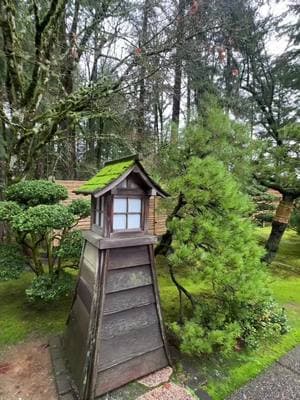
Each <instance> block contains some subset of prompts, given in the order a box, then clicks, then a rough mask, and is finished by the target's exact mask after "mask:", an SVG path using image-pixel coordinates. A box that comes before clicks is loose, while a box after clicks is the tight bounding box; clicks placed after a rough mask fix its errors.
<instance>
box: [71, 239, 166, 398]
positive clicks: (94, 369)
mask: <svg viewBox="0 0 300 400" xmlns="http://www.w3.org/2000/svg"><path fill="white" fill-rule="evenodd" d="M103 240H104V239H103ZM124 240H126V239H124ZM100 242H101V241H100ZM145 243H147V241H146V239H145V241H144V244H141V245H139V246H128V247H120V248H118V249H114V248H113V249H104V250H101V243H98V247H97V246H96V243H94V244H92V242H88V240H86V243H85V246H84V251H83V254H82V258H81V268H80V275H79V277H78V283H77V287H76V295H75V297H74V299H75V300H74V303H73V306H72V310H71V313H70V317H69V320H68V326H67V332H66V335H65V349H66V357H67V360H68V364H69V366H70V370H71V372H72V376H73V377H74V381H75V383H76V384H77V387H78V390H79V393H80V396H81V397H80V398H81V399H82V400H93V399H94V398H95V397H98V396H100V395H102V394H104V393H106V392H107V391H110V390H113V389H116V388H118V387H120V386H121V385H123V384H125V383H127V382H129V381H131V380H134V379H138V378H140V377H142V376H144V375H146V374H148V373H151V372H153V371H155V370H157V369H160V368H163V367H165V366H167V365H168V364H169V363H170V360H169V355H168V351H167V348H166V342H165V335H164V329H163V325H162V316H161V311H160V305H159V297H158V288H157V282H156V276H155V273H154V260H153V244H150V245H149V244H145Z"/></svg>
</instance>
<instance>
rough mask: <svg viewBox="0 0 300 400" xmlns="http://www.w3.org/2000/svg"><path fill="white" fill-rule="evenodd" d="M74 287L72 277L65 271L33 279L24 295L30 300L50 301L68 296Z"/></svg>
mask: <svg viewBox="0 0 300 400" xmlns="http://www.w3.org/2000/svg"><path fill="white" fill-rule="evenodd" d="M73 288H74V279H73V278H72V276H71V275H70V274H67V273H65V272H63V273H60V275H41V276H37V277H35V278H34V279H33V281H32V283H31V285H30V287H29V288H28V289H26V295H27V297H28V298H29V300H30V301H32V302H36V301H42V302H50V301H53V300H58V299H61V298H62V297H66V296H70V293H71V291H72V289H73Z"/></svg>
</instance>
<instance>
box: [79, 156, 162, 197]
mask: <svg viewBox="0 0 300 400" xmlns="http://www.w3.org/2000/svg"><path fill="white" fill-rule="evenodd" d="M131 172H135V173H138V174H139V175H140V176H141V178H142V179H143V180H144V181H145V182H146V183H147V185H148V186H149V187H151V188H152V189H154V190H155V192H156V193H157V194H158V195H159V196H161V197H166V196H168V194H167V192H165V191H164V190H163V189H162V188H161V187H160V186H159V185H158V184H157V183H156V182H155V181H154V180H153V179H152V178H151V177H150V175H149V174H148V173H147V172H146V171H145V169H144V167H143V165H142V164H141V162H140V158H139V155H138V154H133V155H130V156H127V157H122V158H119V159H115V160H111V161H107V162H105V163H104V166H103V167H102V168H101V169H100V170H99V171H98V172H97V174H96V175H94V176H93V177H92V178H91V179H89V180H88V181H87V182H86V183H84V184H83V185H82V186H80V187H79V188H78V189H76V190H74V193H76V194H85V195H88V194H93V195H97V197H98V196H99V195H103V194H104V193H106V192H107V191H109V190H111V189H112V188H113V187H115V186H117V185H118V184H119V183H120V182H121V181H123V180H124V179H126V177H127V176H128V175H129V174H130V173H131Z"/></svg>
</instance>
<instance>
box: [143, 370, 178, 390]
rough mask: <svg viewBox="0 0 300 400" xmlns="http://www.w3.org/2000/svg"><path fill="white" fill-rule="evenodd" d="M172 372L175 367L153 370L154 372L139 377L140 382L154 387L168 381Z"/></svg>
mask: <svg viewBox="0 0 300 400" xmlns="http://www.w3.org/2000/svg"><path fill="white" fill-rule="evenodd" d="M172 373H173V369H172V368H171V367H166V368H162V369H160V370H159V371H156V372H153V373H152V374H150V375H147V376H145V377H144V378H142V379H139V380H138V382H139V383H141V384H142V385H144V386H147V387H149V388H153V387H156V386H159V385H161V384H162V383H165V382H168V381H169V379H170V377H171V375H172Z"/></svg>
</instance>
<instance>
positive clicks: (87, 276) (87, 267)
mask: <svg viewBox="0 0 300 400" xmlns="http://www.w3.org/2000/svg"><path fill="white" fill-rule="evenodd" d="M80 274H81V276H82V277H83V279H84V280H85V281H86V283H87V284H88V286H89V288H91V290H92V289H93V287H94V283H95V270H94V269H93V268H92V267H91V264H90V263H89V262H88V261H87V260H86V259H83V260H82V264H81V268H80Z"/></svg>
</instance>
